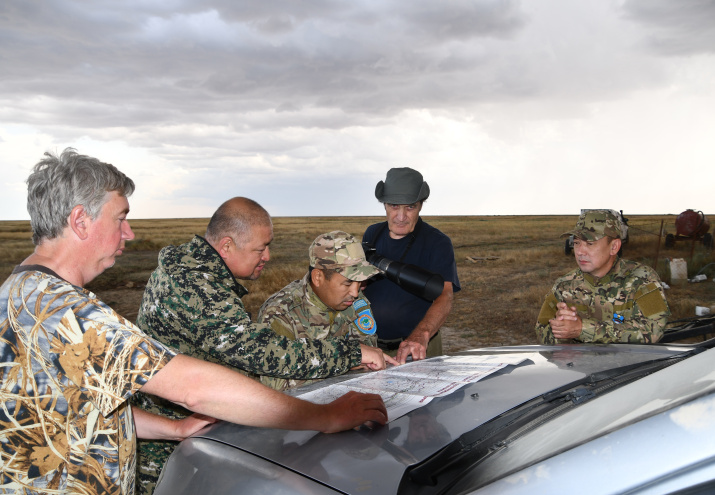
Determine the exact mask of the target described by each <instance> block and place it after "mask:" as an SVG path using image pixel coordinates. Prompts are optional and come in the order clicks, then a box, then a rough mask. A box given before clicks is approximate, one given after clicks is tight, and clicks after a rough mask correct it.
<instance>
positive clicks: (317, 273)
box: [310, 268, 325, 287]
mask: <svg viewBox="0 0 715 495" xmlns="http://www.w3.org/2000/svg"><path fill="white" fill-rule="evenodd" d="M323 280H325V274H324V273H323V270H319V269H317V268H313V269H312V270H311V271H310V281H311V282H313V285H315V286H316V287H320V285H321V284H322V283H323Z"/></svg>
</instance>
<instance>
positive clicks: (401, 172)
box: [375, 167, 429, 205]
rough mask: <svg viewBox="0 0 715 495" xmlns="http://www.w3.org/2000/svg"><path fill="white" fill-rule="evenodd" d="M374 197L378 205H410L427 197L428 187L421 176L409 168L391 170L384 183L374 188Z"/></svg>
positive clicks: (381, 182) (379, 183)
mask: <svg viewBox="0 0 715 495" xmlns="http://www.w3.org/2000/svg"><path fill="white" fill-rule="evenodd" d="M375 197H376V198H377V200H378V201H379V202H380V203H389V204H393V205H411V204H413V203H417V202H418V201H424V200H425V199H427V198H428V197H429V186H428V185H427V183H426V182H425V181H424V180H423V179H422V174H421V173H419V172H418V171H417V170H413V169H411V168H409V167H402V168H391V169H390V170H388V171H387V177H386V178H385V181H384V182H383V181H380V182H378V183H377V186H376V187H375Z"/></svg>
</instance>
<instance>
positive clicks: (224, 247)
mask: <svg viewBox="0 0 715 495" xmlns="http://www.w3.org/2000/svg"><path fill="white" fill-rule="evenodd" d="M235 246H236V243H234V242H233V239H232V238H231V237H229V236H225V237H222V238H221V240H220V241H218V245H216V246H215V247H216V251H218V254H220V255H221V257H222V258H227V257H228V255H229V253H230V252H231V250H232V249H233V248H234V247H235Z"/></svg>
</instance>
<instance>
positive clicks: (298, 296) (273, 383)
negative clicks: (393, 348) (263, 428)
mask: <svg viewBox="0 0 715 495" xmlns="http://www.w3.org/2000/svg"><path fill="white" fill-rule="evenodd" d="M309 277H310V274H309V273H308V274H306V275H305V276H304V277H303V278H302V279H300V280H296V281H294V282H291V283H290V284H288V285H287V286H285V287H284V288H283V289H281V290H280V291H278V292H276V293H275V294H273V295H272V296H271V297H269V298H268V299H267V300H266V302H265V303H263V306H261V309H260V311H259V313H258V319H257V321H258V323H265V324H266V325H270V327H271V328H272V329H273V331H274V332H276V333H277V334H280V335H285V336H286V337H288V338H290V339H294V340H295V339H303V338H307V339H325V338H328V337H343V338H344V337H345V336H348V338H350V339H356V340H358V341H359V342H361V343H363V344H366V345H371V346H373V347H374V346H376V345H377V337H376V336H375V330H376V326H375V318H374V317H373V316H372V310H371V308H370V303H369V302H368V300H367V299H366V298H365V296H364V295H363V293H362V291H360V292H359V293H358V297H357V299H356V300H355V302H354V303H353V305H352V306H350V307H349V308H347V309H346V310H344V311H335V310H334V309H332V308H329V307H327V306H326V305H325V303H323V301H321V300H320V298H319V297H318V296H317V295H316V294H315V292H313V289H312V287H311V286H310V283H309V280H310V279H309ZM365 332H371V333H370V334H367V333H365ZM312 382H313V380H297V379H288V380H286V379H282V378H274V377H270V376H262V377H261V383H263V384H264V385H267V386H269V387H271V388H273V389H275V390H280V391H284V390H287V389H289V388H293V387H298V386H301V385H305V384H307V383H312Z"/></svg>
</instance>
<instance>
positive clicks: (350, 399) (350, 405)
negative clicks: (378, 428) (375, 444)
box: [321, 391, 387, 433]
mask: <svg viewBox="0 0 715 495" xmlns="http://www.w3.org/2000/svg"><path fill="white" fill-rule="evenodd" d="M324 407H326V408H328V411H327V419H328V421H326V422H325V423H324V424H325V427H324V428H321V431H322V432H323V433H335V432H337V431H344V430H349V429H350V428H355V427H357V426H360V425H363V424H365V423H379V424H381V425H384V424H385V423H387V409H385V403H384V402H382V397H380V396H379V395H377V394H362V393H359V392H355V391H350V392H348V393H347V394H345V395H343V396H342V397H338V398H337V399H335V400H334V401H333V402H331V403H330V404H326V405H325V406H324Z"/></svg>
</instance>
